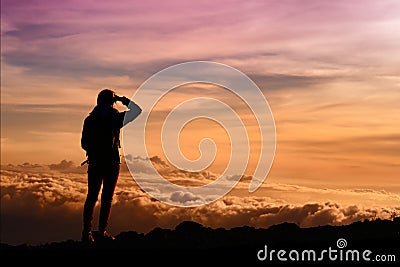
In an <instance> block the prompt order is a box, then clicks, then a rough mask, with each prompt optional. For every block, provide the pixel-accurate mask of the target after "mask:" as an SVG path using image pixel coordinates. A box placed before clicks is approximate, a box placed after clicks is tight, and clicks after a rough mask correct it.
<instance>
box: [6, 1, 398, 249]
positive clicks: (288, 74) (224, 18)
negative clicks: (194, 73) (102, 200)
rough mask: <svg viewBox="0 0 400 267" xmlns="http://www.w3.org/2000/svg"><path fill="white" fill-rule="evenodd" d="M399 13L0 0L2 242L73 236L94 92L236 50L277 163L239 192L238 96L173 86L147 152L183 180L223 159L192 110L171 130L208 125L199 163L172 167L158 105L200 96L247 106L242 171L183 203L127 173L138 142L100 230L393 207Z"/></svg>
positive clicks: (129, 91) (280, 5)
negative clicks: (205, 156)
mask: <svg viewBox="0 0 400 267" xmlns="http://www.w3.org/2000/svg"><path fill="white" fill-rule="evenodd" d="M399 14H400V2H399V1H396V0H392V1H390V0H382V1H372V0H371V1H370V0H366V1H365V0H359V1H357V0H351V1H345V0H339V1H312V0H308V1H295V0H288V1H253V0H250V1H228V0H223V1H208V0H207V1H195V2H193V1H183V0H182V1H177V0H175V1H153V0H148V1H128V0H126V1H125V0H124V1H78V0H71V1H69V0H67V1H65V0H64V1H54V0H40V1H39V0H23V1H22V0H21V1H13V0H4V1H3V0H2V1H1V242H5V243H12V244H19V243H23V242H31V243H39V242H48V241H57V240H64V239H68V238H72V239H79V238H80V232H81V212H82V207H83V202H84V198H85V194H86V167H79V163H80V162H81V161H83V160H84V159H85V153H84V151H83V150H82V149H81V147H80V135H81V129H82V123H83V119H84V118H85V117H86V116H87V114H88V113H89V112H90V111H91V110H92V108H93V107H94V105H95V102H96V97H97V93H98V92H99V91H100V90H101V89H103V88H112V89H114V90H115V91H116V92H117V94H119V95H125V96H127V97H129V98H130V97H132V96H134V94H135V92H136V90H137V89H138V88H139V87H140V86H141V85H142V84H143V83H144V82H145V81H146V80H147V79H149V78H150V77H151V76H152V75H154V74H155V73H157V72H159V71H162V70H163V69H165V68H167V67H170V66H173V65H175V64H180V63H184V62H190V61H211V62H217V63H221V64H225V65H228V66H231V67H233V68H235V69H237V70H239V71H241V72H242V73H244V74H246V75H247V76H248V77H250V78H251V79H252V80H253V81H254V83H255V84H256V85H257V86H258V87H259V88H260V90H261V91H262V93H263V95H264V96H265V99H266V100H267V101H268V104H269V107H270V109H271V112H272V114H273V117H274V122H275V127H276V151H275V157H274V161H273V165H272V168H271V169H270V172H269V174H268V176H267V177H266V179H265V181H264V183H263V185H262V186H261V187H260V188H259V189H258V190H257V191H255V192H253V193H249V192H248V190H247V189H248V183H249V180H250V179H251V175H252V173H253V172H254V169H255V167H256V166H257V164H258V160H257V159H258V156H259V153H260V151H259V149H258V148H259V146H257V144H258V143H259V141H260V140H259V137H258V134H259V133H258V132H257V127H256V126H257V124H256V121H254V118H253V117H252V116H251V114H250V112H249V110H247V109H246V107H245V106H244V105H243V103H241V102H240V101H237V99H236V98H235V96H234V95H233V94H232V93H229V92H228V91H227V90H224V89H223V88H221V87H218V86H212V85H204V84H191V85H190V84H189V85H184V86H181V87H178V88H176V89H175V90H173V91H171V92H170V93H169V94H167V95H166V96H165V97H164V98H163V99H161V101H160V102H159V103H158V105H157V106H156V107H155V108H154V110H153V113H152V114H151V118H152V120H151V121H149V124H148V133H146V134H148V136H149V138H147V140H148V141H147V142H146V145H148V151H149V153H150V155H149V156H151V157H153V160H152V162H153V164H154V165H155V166H156V168H157V169H158V170H159V171H160V173H162V174H163V176H164V177H165V178H168V179H169V180H170V181H173V182H175V183H176V184H181V185H198V184H206V183H208V182H210V181H211V180H212V179H213V177H217V176H218V174H219V173H220V172H221V171H222V170H223V169H224V168H225V167H226V164H227V163H228V161H229V151H230V146H229V136H228V134H227V133H226V131H225V130H224V129H223V128H222V127H221V126H220V125H218V124H216V123H215V122H213V121H211V120H206V119H198V120H195V121H193V122H191V123H189V124H187V125H186V126H185V127H184V128H183V130H182V134H181V137H180V140H179V141H180V147H181V149H182V152H183V154H184V155H185V156H186V157H187V158H189V159H191V160H194V159H196V158H197V157H199V153H200V152H199V150H198V144H199V142H200V141H201V140H202V139H203V138H207V137H209V138H211V139H213V140H214V142H215V144H216V146H217V148H218V150H217V154H216V158H215V162H214V163H213V165H212V166H210V167H209V168H208V169H207V170H204V171H203V172H197V173H190V172H186V171H184V170H179V169H174V168H173V167H172V166H170V164H168V162H167V161H166V159H165V155H164V153H163V150H162V144H161V137H160V136H161V130H160V125H161V124H162V122H163V120H164V119H165V116H166V115H167V114H168V112H170V111H171V110H172V109H173V108H174V106H176V105H178V104H179V103H181V102H182V101H185V100H188V99H191V98H196V97H210V98H215V99H219V100H221V101H223V102H224V103H226V104H228V105H230V106H231V107H232V108H233V109H235V110H237V111H238V113H239V115H240V117H241V118H242V119H243V121H244V124H245V126H246V131H247V134H248V136H249V139H250V140H249V143H250V145H251V153H250V158H249V159H250V160H249V162H248V166H247V169H246V173H245V177H243V178H242V180H241V182H240V183H239V184H238V186H237V187H236V188H235V189H234V190H233V191H232V192H231V193H230V194H229V195H227V196H226V197H224V198H222V199H220V200H217V201H215V202H213V203H210V204H207V205H204V206H199V207H193V208H178V207H174V206H169V205H167V204H165V203H162V202H159V201H157V200H154V199H152V198H151V197H150V196H149V195H147V194H146V193H145V192H143V191H141V190H140V188H139V187H138V186H137V185H136V183H135V181H134V179H133V178H132V175H133V176H135V177H139V178H140V177H145V174H146V173H148V170H147V169H146V168H147V166H146V165H145V164H143V161H144V156H145V155H141V154H134V153H129V155H126V157H125V158H124V160H125V161H126V164H128V165H129V166H130V167H132V169H134V172H133V173H129V172H128V170H127V168H126V166H125V165H124V166H123V170H122V172H121V177H120V180H119V183H118V185H117V191H116V196H115V198H114V207H113V211H112V215H111V230H110V231H111V232H113V233H115V234H117V233H118V232H120V231H125V230H134V231H138V232H147V231H149V230H151V229H152V228H154V227H156V226H159V227H166V228H173V227H174V226H176V225H177V223H179V222H180V221H183V220H195V221H197V222H200V223H202V224H204V225H207V226H211V227H226V228H230V227H235V226H242V225H251V226H254V227H268V226H270V225H273V224H276V223H282V222H286V221H288V222H295V223H298V224H299V225H301V226H304V227H308V226H316V225H325V224H332V225H340V224H347V223H351V222H353V221H357V220H361V219H368V218H371V217H376V216H379V217H382V218H390V216H391V214H392V213H393V212H397V213H400V181H399V177H400V123H399V122H400V105H399V103H400V68H399V66H400V49H399V43H400V16H399ZM244 90H245V89H244ZM134 100H135V99H134ZM138 104H139V105H140V106H143V107H147V106H148V104H149V103H145V102H138ZM117 108H118V109H120V110H123V109H124V108H123V107H122V106H121V105H119V104H118V106H117ZM205 108H207V107H205ZM189 112H193V114H195V113H196V110H195V109H191V110H190V111H189ZM190 114H191V113H190ZM219 115H221V116H224V115H227V114H219ZM134 126H135V121H134V122H133V123H132V127H134ZM166 135H167V136H168V133H166ZM257 138H258V139H257ZM121 152H123V151H121ZM202 152H203V153H204V152H205V153H207V151H202ZM235 164H236V163H235ZM238 164H239V163H238ZM261 164H262V163H261ZM148 183H151V181H150V180H149V181H148ZM165 197H166V198H171V197H172V196H165ZM174 197H175V200H176V201H178V202H179V201H182V202H184V201H187V200H188V199H187V198H188V196H187V195H179V194H178V195H174ZM96 223H97V222H96Z"/></svg>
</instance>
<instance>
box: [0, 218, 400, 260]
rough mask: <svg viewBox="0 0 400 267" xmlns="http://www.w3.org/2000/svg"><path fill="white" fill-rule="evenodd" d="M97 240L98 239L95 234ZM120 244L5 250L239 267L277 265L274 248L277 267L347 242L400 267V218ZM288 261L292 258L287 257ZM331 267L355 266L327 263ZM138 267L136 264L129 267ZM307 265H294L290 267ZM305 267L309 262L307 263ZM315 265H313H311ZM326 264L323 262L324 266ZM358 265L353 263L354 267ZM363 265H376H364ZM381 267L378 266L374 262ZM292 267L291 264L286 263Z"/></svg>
mask: <svg viewBox="0 0 400 267" xmlns="http://www.w3.org/2000/svg"><path fill="white" fill-rule="evenodd" d="M95 234H96V233H95ZM115 237H116V239H115V240H114V241H102V242H97V243H95V244H94V245H91V246H88V245H84V244H82V243H81V242H80V241H75V240H66V241H62V242H52V243H46V244H41V245H37V246H29V245H19V246H10V245H7V244H1V258H2V259H3V260H4V259H5V258H9V259H10V260H12V261H13V263H18V261H23V260H27V259H30V261H31V262H33V261H36V260H37V261H38V263H40V264H42V265H43V264H44V263H46V262H48V263H51V262H53V263H54V260H56V261H58V260H61V261H62V262H64V263H67V262H70V263H82V264H83V263H85V261H87V263H90V262H92V263H94V262H99V263H103V264H104V263H106V262H107V261H110V262H111V263H114V264H115V263H117V262H118V261H121V262H123V263H127V265H128V266H129V265H137V264H138V262H139V261H142V262H146V264H153V263H171V264H172V263H174V264H175V265H176V264H180V263H184V264H185V265H192V264H191V263H200V262H203V263H205V262H206V263H216V262H221V263H239V262H244V263H246V266H252V265H260V264H261V265H268V264H270V265H271V261H270V260H266V261H260V260H259V259H257V252H258V251H259V250H261V249H263V248H264V246H265V245H267V247H268V251H271V250H275V258H274V259H275V260H274V261H272V262H273V263H274V265H276V264H278V265H282V264H283V262H281V261H278V260H277V258H276V253H277V251H278V250H281V249H283V250H286V251H287V252H289V251H290V250H298V251H301V250H311V249H312V250H315V251H317V252H320V251H322V250H323V249H328V248H329V247H331V248H332V249H338V247H337V243H336V242H337V241H338V239H340V238H343V239H345V240H346V242H347V246H346V247H344V248H343V250H359V251H363V250H366V249H368V250H371V251H372V252H373V254H371V255H377V254H384V255H394V256H395V258H396V262H385V263H384V264H385V265H388V264H389V265H392V266H394V265H395V263H397V264H398V263H399V262H400V218H395V219H394V220H380V219H377V220H374V221H364V222H356V223H353V224H350V225H345V226H319V227H312V228H300V227H298V226H297V225H296V224H292V223H283V224H279V225H275V226H272V227H270V228H268V229H259V228H253V227H248V226H243V227H237V228H232V229H229V230H227V229H222V228H218V229H212V228H208V227H204V226H202V225H200V224H198V223H195V222H190V221H187V222H182V223H181V224H179V225H178V226H177V227H176V228H175V229H173V230H170V229H161V228H155V229H153V230H152V231H151V232H149V233H147V234H140V233H137V232H134V231H128V232H121V233H119V234H118V235H116V236H115ZM286 257H287V255H286ZM322 262H324V263H325V264H328V265H329V264H332V265H333V264H335V265H338V264H340V263H343V264H346V265H348V264H349V262H344V261H340V262H339V261H337V260H336V261H331V260H329V259H326V258H325V259H324V260H323V261H322ZM129 263H132V264H129ZM296 263H297V264H298V263H301V262H293V261H290V265H293V264H296ZM302 263H303V264H304V261H303V262H302ZM314 263H315V262H311V261H308V262H307V264H308V265H309V264H314ZM318 263H320V262H318ZM356 263H357V262H355V261H352V262H350V264H351V265H354V264H356ZM358 263H360V264H362V265H365V264H372V263H373V262H372V261H371V262H365V261H364V262H362V261H361V262H360V261H359V262H358ZM374 263H376V262H374ZM286 264H288V262H286Z"/></svg>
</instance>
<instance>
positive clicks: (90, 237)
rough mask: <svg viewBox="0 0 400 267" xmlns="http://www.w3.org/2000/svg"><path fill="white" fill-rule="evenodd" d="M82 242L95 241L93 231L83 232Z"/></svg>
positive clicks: (90, 242)
mask: <svg viewBox="0 0 400 267" xmlns="http://www.w3.org/2000/svg"><path fill="white" fill-rule="evenodd" d="M82 242H83V243H86V244H93V243H94V238H93V234H92V231H83V232H82Z"/></svg>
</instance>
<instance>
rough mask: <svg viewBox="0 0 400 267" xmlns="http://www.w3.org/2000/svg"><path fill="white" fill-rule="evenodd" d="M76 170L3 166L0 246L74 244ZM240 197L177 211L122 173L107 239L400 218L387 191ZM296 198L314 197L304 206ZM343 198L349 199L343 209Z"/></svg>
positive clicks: (285, 188)
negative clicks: (195, 226) (180, 229)
mask: <svg viewBox="0 0 400 267" xmlns="http://www.w3.org/2000/svg"><path fill="white" fill-rule="evenodd" d="M138 158H139V157H136V160H137V159H138ZM131 159H132V160H135V157H131ZM136 166H140V165H136ZM77 170H80V171H77ZM83 170H84V169H80V167H76V166H74V165H73V164H71V163H70V162H69V161H63V162H60V163H58V164H51V165H49V166H44V165H38V164H29V163H26V164H23V165H19V166H16V165H8V166H2V168H1V224H2V228H1V236H2V240H1V241H2V242H5V243H9V244H21V243H31V244H38V243H43V242H53V241H58V240H65V239H75V240H78V239H79V238H80V231H81V220H82V207H83V203H84V199H85V194H86V175H85V174H84V171H83ZM143 171H144V172H145V170H140V171H139V172H138V173H137V174H135V175H140V173H144V172H143ZM170 176H173V174H171V173H170ZM176 176H180V177H179V179H180V181H181V182H182V179H185V180H187V181H190V180H196V179H198V177H197V176H196V177H193V176H191V175H188V174H187V173H184V172H183V173H181V174H180V175H176ZM203 179H207V178H206V177H204V178H203ZM245 180H246V179H245ZM244 183H246V181H245V182H244ZM242 188H246V187H245V186H242ZM240 190H241V185H240V184H239V186H238V188H237V189H235V190H234V191H232V192H231V193H230V194H228V195H227V196H225V197H223V198H221V199H219V200H217V201H215V202H213V203H211V204H208V205H204V206H199V207H195V208H178V207H175V206H170V205H167V204H164V203H162V202H160V201H157V200H154V199H152V198H151V197H150V196H149V195H147V194H146V193H144V192H143V191H142V190H141V189H140V188H139V187H138V186H137V185H136V183H135V181H134V180H133V179H132V176H131V175H130V174H129V173H127V172H125V171H122V172H121V176H120V179H119V182H118V185H117V190H116V194H115V197H114V201H113V211H112V216H111V225H110V227H111V229H110V231H111V232H113V233H119V232H121V231H129V230H133V231H138V232H144V233H145V232H148V231H150V230H152V229H153V228H155V227H163V228H173V227H175V226H176V225H177V224H179V223H180V222H182V221H184V220H193V221H196V222H199V223H201V224H203V225H205V226H209V227H213V228H218V227H224V228H227V229H229V228H232V227H237V226H243V225H249V226H254V227H261V228H266V227H269V226H271V225H274V224H279V223H283V222H294V223H297V224H298V225H299V226H301V227H312V226H318V225H343V224H349V223H352V222H355V221H360V220H363V219H371V218H385V219H390V218H391V216H393V215H394V214H398V213H399V212H400V196H399V195H398V194H393V193H390V192H386V191H376V190H370V189H358V190H339V189H317V188H309V187H304V186H296V185H289V184H276V183H275V184H274V183H272V184H269V183H266V184H265V185H264V186H263V189H262V190H266V191H265V192H269V193H270V194H269V196H265V195H267V194H265V192H264V193H263V195H264V196H258V195H257V194H255V195H250V194H249V195H241V193H240ZM302 194H308V195H312V196H313V197H312V199H310V201H304V198H303V197H302V196H301V195H302ZM287 195H291V196H294V195H299V198H298V199H296V198H291V199H290V198H287V199H285V196H287ZM349 196H352V197H353V199H350V202H349V200H348V199H347V198H348V197H349ZM166 197H170V198H174V199H175V201H187V200H188V199H190V197H191V196H188V195H185V194H182V193H179V192H176V193H175V194H172V195H170V196H166ZM368 198H370V199H375V204H371V203H370V202H368V200H366V201H365V202H363V200H364V199H368ZM302 199H303V201H302ZM313 199H314V200H313ZM354 199H358V200H359V201H358V202H357V204H350V203H351V201H352V200H354ZM324 200H325V201H324ZM354 203H356V202H354ZM97 215H98V210H97V209H96V216H97ZM96 218H97V217H96ZM94 223H95V225H96V223H97V221H96V219H95V221H94Z"/></svg>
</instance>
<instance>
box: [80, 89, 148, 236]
mask: <svg viewBox="0 0 400 267" xmlns="http://www.w3.org/2000/svg"><path fill="white" fill-rule="evenodd" d="M117 101H121V102H122V104H123V105H125V106H126V107H127V108H128V110H126V111H122V112H120V111H118V110H117V109H115V108H114V103H115V102H117ZM141 112H142V109H141V108H140V107H139V106H138V105H137V104H135V103H134V102H133V101H130V100H129V98H127V97H125V96H123V97H119V96H117V95H116V94H115V93H114V91H112V90H110V89H104V90H102V91H101V92H100V93H99V94H98V96H97V105H96V106H95V107H94V109H93V110H92V112H90V114H89V115H88V116H87V117H86V118H85V120H84V123H83V129H82V136H81V146H82V148H83V149H84V150H85V151H86V156H87V161H86V162H87V163H88V171H87V173H88V192H87V196H86V201H85V204H84V207H83V230H82V241H84V242H93V241H94V238H93V235H92V221H93V214H94V207H95V205H96V202H97V199H98V196H99V193H100V188H101V185H103V188H102V192H101V206H100V214H99V225H98V230H99V234H100V237H102V238H110V239H114V237H113V236H112V235H110V234H108V233H107V231H106V229H107V227H108V223H109V217H110V213H111V203H112V199H113V195H114V190H115V187H116V184H117V180H118V176H119V170H120V163H121V161H120V155H119V148H120V138H119V137H120V129H121V128H122V127H123V126H124V125H125V124H126V123H129V122H131V121H133V120H134V119H135V118H136V117H137V116H139V114H140V113H141ZM124 119H125V120H124ZM84 163H85V162H84ZM84 163H82V164H84Z"/></svg>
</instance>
